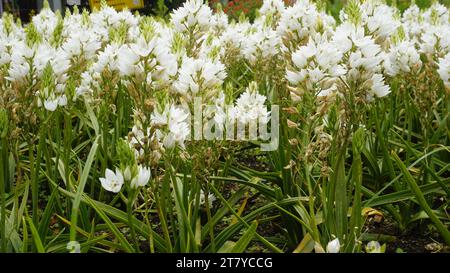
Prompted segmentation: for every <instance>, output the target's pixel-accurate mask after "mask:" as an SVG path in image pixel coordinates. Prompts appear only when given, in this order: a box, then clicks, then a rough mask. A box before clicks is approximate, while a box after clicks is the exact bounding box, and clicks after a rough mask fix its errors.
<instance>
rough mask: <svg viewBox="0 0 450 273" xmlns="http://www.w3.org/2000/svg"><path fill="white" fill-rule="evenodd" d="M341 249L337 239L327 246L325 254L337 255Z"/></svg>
mask: <svg viewBox="0 0 450 273" xmlns="http://www.w3.org/2000/svg"><path fill="white" fill-rule="evenodd" d="M340 249H341V243H339V239H338V238H336V239H334V240H332V241H330V242H328V244H327V252H328V253H339V251H340Z"/></svg>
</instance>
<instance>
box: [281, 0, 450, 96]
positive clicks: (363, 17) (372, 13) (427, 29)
mask: <svg viewBox="0 0 450 273" xmlns="http://www.w3.org/2000/svg"><path fill="white" fill-rule="evenodd" d="M300 3H302V1H300ZM296 5H299V4H298V3H297V4H296ZM294 7H295V6H294ZM294 7H292V8H294ZM292 8H288V9H286V11H288V10H289V9H292ZM310 10H313V9H310ZM281 18H282V19H281V21H280V22H283V20H284V18H283V15H282V17H281ZM302 18H305V17H302ZM340 19H341V21H342V23H341V24H340V25H338V26H337V27H336V28H335V29H334V30H333V29H332V28H331V30H328V31H322V33H320V32H317V31H307V29H305V31H306V32H307V33H308V34H307V35H306V37H308V42H307V43H306V42H305V44H301V43H300V44H299V45H298V46H297V47H296V48H295V49H294V50H293V51H292V54H291V65H290V66H288V68H287V71H286V79H287V80H288V82H289V83H290V84H291V85H293V86H295V87H296V88H299V89H301V90H308V91H311V92H314V94H316V95H318V96H323V95H329V94H330V93H332V92H340V93H343V92H346V91H345V89H348V88H349V87H353V88H359V89H360V90H361V91H362V92H363V93H364V99H366V100H367V101H371V100H373V98H375V97H383V96H386V95H387V94H389V93H390V87H389V85H388V83H387V82H386V77H394V76H396V75H399V74H408V73H414V72H415V71H418V70H419V69H420V68H421V66H422V59H421V54H425V55H426V56H425V57H426V58H429V60H430V61H431V62H435V63H437V64H438V65H439V70H438V72H439V75H440V76H441V78H442V80H443V81H444V83H446V82H447V83H448V72H447V71H448V68H447V67H448V62H447V61H446V60H447V58H448V57H447V54H448V52H449V50H450V49H449V44H450V43H449V40H450V33H449V32H450V24H449V11H448V9H447V8H445V7H444V6H442V5H440V4H438V3H434V4H433V5H432V6H431V7H430V8H429V9H427V10H425V11H420V10H419V9H418V7H417V6H415V5H412V6H411V7H410V8H408V9H407V10H406V11H405V12H404V13H403V15H400V12H399V11H398V10H397V9H396V8H394V7H390V6H387V5H385V4H383V3H381V2H380V1H364V2H362V3H360V2H359V1H355V0H353V1H349V3H348V5H347V6H346V7H345V8H344V9H342V10H341V13H340ZM284 25H286V26H291V25H293V24H290V23H284ZM328 26H331V22H330V23H328ZM294 37H295V36H294ZM298 37H299V36H298V35H297V38H298ZM342 83H344V84H342Z"/></svg>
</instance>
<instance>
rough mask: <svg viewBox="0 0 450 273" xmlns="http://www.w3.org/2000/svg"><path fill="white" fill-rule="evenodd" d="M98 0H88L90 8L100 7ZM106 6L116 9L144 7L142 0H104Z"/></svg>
mask: <svg viewBox="0 0 450 273" xmlns="http://www.w3.org/2000/svg"><path fill="white" fill-rule="evenodd" d="M100 3H101V1H100V0H89V5H90V6H91V9H94V8H96V9H100ZM106 3H107V4H108V6H111V7H113V8H115V9H116V10H122V9H124V8H128V9H140V8H143V7H144V1H143V0H106Z"/></svg>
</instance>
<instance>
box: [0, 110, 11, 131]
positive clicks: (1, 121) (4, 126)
mask: <svg viewBox="0 0 450 273" xmlns="http://www.w3.org/2000/svg"><path fill="white" fill-rule="evenodd" d="M8 123H9V120H8V113H7V112H6V109H5V108H2V109H0V138H5V137H6V136H7V135H8V126H9V125H8Z"/></svg>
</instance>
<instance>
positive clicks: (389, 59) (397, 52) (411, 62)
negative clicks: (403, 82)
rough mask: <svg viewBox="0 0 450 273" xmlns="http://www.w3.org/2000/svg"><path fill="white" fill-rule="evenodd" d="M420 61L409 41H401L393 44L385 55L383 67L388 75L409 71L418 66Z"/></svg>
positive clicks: (420, 63)
mask: <svg viewBox="0 0 450 273" xmlns="http://www.w3.org/2000/svg"><path fill="white" fill-rule="evenodd" d="M421 65H422V61H421V60H420V55H419V53H418V52H417V50H416V48H415V47H414V44H413V43H412V42H411V41H402V42H400V43H399V44H396V45H393V46H392V47H391V48H390V50H389V52H388V53H387V54H386V55H385V59H384V67H385V69H386V72H387V73H388V75H390V76H395V75H397V74H398V73H400V72H402V73H409V72H410V71H411V69H412V68H414V67H416V68H420V66H421Z"/></svg>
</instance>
